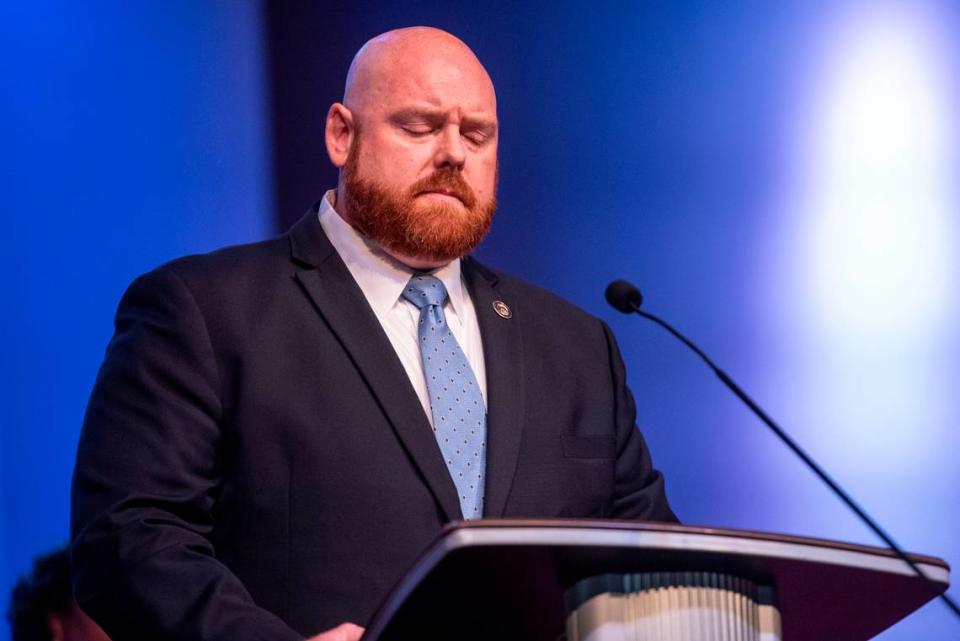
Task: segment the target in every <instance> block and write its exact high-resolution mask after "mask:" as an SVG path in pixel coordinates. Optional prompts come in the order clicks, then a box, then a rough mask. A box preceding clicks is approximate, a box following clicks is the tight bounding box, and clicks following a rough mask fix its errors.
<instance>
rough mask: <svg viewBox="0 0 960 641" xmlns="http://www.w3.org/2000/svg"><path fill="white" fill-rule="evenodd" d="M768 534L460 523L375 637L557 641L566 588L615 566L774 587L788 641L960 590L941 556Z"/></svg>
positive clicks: (622, 525) (846, 628) (430, 552)
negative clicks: (715, 575) (906, 558)
mask: <svg viewBox="0 0 960 641" xmlns="http://www.w3.org/2000/svg"><path fill="white" fill-rule="evenodd" d="M910 558H911V560H913V561H914V562H915V563H917V564H918V565H919V566H920V568H921V569H922V570H923V571H924V573H925V574H926V575H927V576H928V577H930V579H931V580H933V581H934V583H935V584H936V586H937V587H936V589H934V588H932V587H931V586H930V585H929V584H928V583H927V582H925V581H924V580H923V579H921V578H919V577H917V576H916V575H915V574H914V573H913V570H911V569H910V567H909V566H907V564H906V563H904V562H903V561H901V560H900V559H898V558H897V557H896V555H895V554H894V553H893V552H892V551H890V550H887V549H886V548H877V547H871V546H865V545H854V544H850V543H841V542H837V541H828V540H823V539H814V538H807V537H798V536H788V535H782V534H771V533H764V532H753V531H743V530H729V529H721V528H703V527H691V526H682V525H672V524H664V523H636V522H629V521H609V520H508V519H483V520H479V521H470V522H463V523H454V524H450V525H448V526H447V527H445V528H444V529H443V531H442V532H441V534H440V536H439V537H438V539H437V540H436V541H435V542H434V544H433V545H432V546H430V548H428V549H427V550H426V552H425V553H424V554H423V555H422V556H421V558H420V559H419V560H418V562H417V563H416V564H415V565H414V567H413V568H412V569H411V570H410V572H408V574H407V575H406V576H405V577H404V578H403V580H402V581H401V582H400V583H399V584H398V585H397V586H396V587H395V588H394V590H393V592H392V593H391V594H390V596H389V597H388V598H387V599H386V600H385V601H384V603H383V604H382V605H381V607H380V610H379V611H378V612H377V614H376V615H375V616H374V618H373V620H372V621H371V623H370V625H369V626H368V628H367V633H366V635H365V636H364V639H365V640H374V639H377V640H380V639H383V640H390V639H398V640H399V639H412V638H417V639H423V638H441V637H442V638H448V639H449V638H458V639H460V640H466V639H498V640H502V641H505V640H507V639H514V638H516V639H524V640H525V641H536V640H543V641H555V640H556V639H557V638H559V637H560V636H561V635H562V634H563V630H564V622H565V617H566V613H565V611H564V608H563V594H564V592H565V591H566V590H567V589H569V588H570V587H571V586H572V585H573V584H575V583H576V582H577V581H579V580H581V579H583V578H587V577H590V576H595V575H598V574H609V573H633V572H664V571H674V572H676V571H702V572H720V573H725V574H730V575H734V576H739V577H742V578H746V579H749V580H751V581H754V582H755V583H757V584H759V585H770V586H773V587H774V589H775V592H776V604H777V607H778V608H779V610H780V613H781V616H782V620H783V639H784V641H806V640H810V639H831V640H833V641H858V640H861V639H863V640H865V639H869V638H871V637H873V636H875V635H876V634H878V633H879V632H881V631H882V630H884V629H886V628H888V627H889V626H891V625H893V624H894V623H896V622H897V621H899V620H900V619H902V618H904V617H906V616H907V615H908V614H910V613H911V612H913V611H914V610H916V609H917V608H919V607H920V606H922V605H923V604H924V603H926V602H927V601H929V600H931V599H933V598H934V597H936V596H937V595H938V594H940V593H942V592H943V591H944V590H946V588H947V586H948V585H949V566H948V565H947V564H946V562H944V561H943V560H941V559H938V558H935V557H930V556H923V555H913V554H911V555H910Z"/></svg>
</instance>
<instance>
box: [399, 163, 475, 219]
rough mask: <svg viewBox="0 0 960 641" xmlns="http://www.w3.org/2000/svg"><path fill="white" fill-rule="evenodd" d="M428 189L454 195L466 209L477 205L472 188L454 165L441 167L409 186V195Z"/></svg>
mask: <svg viewBox="0 0 960 641" xmlns="http://www.w3.org/2000/svg"><path fill="white" fill-rule="evenodd" d="M428 191H441V192H445V193H448V194H451V195H453V196H456V197H457V198H459V199H460V202H462V203H463V206H464V207H466V208H467V209H473V208H474V207H476V205H477V196H476V194H474V193H473V189H471V188H470V185H468V184H467V181H466V180H464V179H463V176H461V175H460V171H459V170H458V169H456V168H454V167H441V168H440V169H438V170H436V171H435V172H433V173H432V174H430V175H429V176H427V177H426V178H421V179H420V180H418V181H417V182H415V183H413V185H411V186H410V195H411V197H412V196H419V195H420V194H423V193H426V192H428Z"/></svg>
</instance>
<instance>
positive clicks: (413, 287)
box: [403, 274, 447, 309]
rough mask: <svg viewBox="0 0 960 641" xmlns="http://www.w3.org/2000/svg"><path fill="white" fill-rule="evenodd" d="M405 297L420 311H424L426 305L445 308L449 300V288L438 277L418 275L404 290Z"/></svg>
mask: <svg viewBox="0 0 960 641" xmlns="http://www.w3.org/2000/svg"><path fill="white" fill-rule="evenodd" d="M403 297H404V298H406V299H407V300H408V301H410V302H411V303H413V304H414V305H416V306H417V308H418V309H423V308H424V306H426V305H438V306H440V307H443V303H444V302H446V300H447V288H446V287H444V286H443V281H441V280H440V279H439V278H437V277H436V276H431V275H430V274H417V275H416V276H414V277H413V278H411V279H410V281H409V282H408V283H407V286H406V287H404V288H403Z"/></svg>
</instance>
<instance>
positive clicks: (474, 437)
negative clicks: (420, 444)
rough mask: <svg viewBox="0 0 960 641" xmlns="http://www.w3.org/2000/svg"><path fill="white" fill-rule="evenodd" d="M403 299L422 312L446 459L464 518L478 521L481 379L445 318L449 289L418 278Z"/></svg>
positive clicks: (430, 387)
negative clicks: (478, 383) (444, 306)
mask: <svg viewBox="0 0 960 641" xmlns="http://www.w3.org/2000/svg"><path fill="white" fill-rule="evenodd" d="M403 297H404V298H406V299H407V300H408V301H410V302H411V303H413V304H414V305H416V306H417V307H418V308H419V309H420V323H419V325H418V326H417V336H418V338H419V342H420V359H421V360H422V361H423V374H424V377H426V379H427V391H428V392H429V394H430V410H431V412H432V413H433V431H434V435H435V436H436V437H437V443H438V444H439V445H440V453H441V454H443V460H444V461H446V463H447V469H448V470H449V471H450V476H451V477H452V478H453V483H454V485H456V487H457V495H458V496H459V498H460V509H461V511H462V512H463V516H464V518H467V519H478V518H480V517H481V516H482V515H483V478H484V471H485V470H486V459H487V456H486V455H487V450H486V445H487V444H486V440H487V416H486V409H485V407H484V404H483V396H482V395H481V394H480V387H479V386H478V385H477V377H476V376H475V375H474V373H473V369H472V368H471V367H470V363H469V362H468V361H467V357H466V356H465V355H464V353H463V350H462V349H460V345H459V344H458V343H457V339H455V338H454V337H453V334H452V333H451V332H450V328H449V327H448V326H447V319H446V318H445V317H444V315H443V304H444V302H445V301H446V300H447V288H446V287H444V286H443V283H442V282H441V281H440V279H438V278H436V277H435V276H430V275H429V274H418V275H416V276H414V277H413V278H411V279H410V282H409V283H407V286H406V288H405V289H404V290H403Z"/></svg>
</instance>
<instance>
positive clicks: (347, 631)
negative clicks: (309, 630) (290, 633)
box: [307, 623, 363, 641]
mask: <svg viewBox="0 0 960 641" xmlns="http://www.w3.org/2000/svg"><path fill="white" fill-rule="evenodd" d="M362 636H363V628H361V627H360V626H359V625H355V624H353V623H341V624H340V625H338V626H337V627H335V628H331V629H330V630H327V631H326V632H321V633H320V634H318V635H316V636H314V637H310V638H309V639H307V641H360V637H362Z"/></svg>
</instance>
